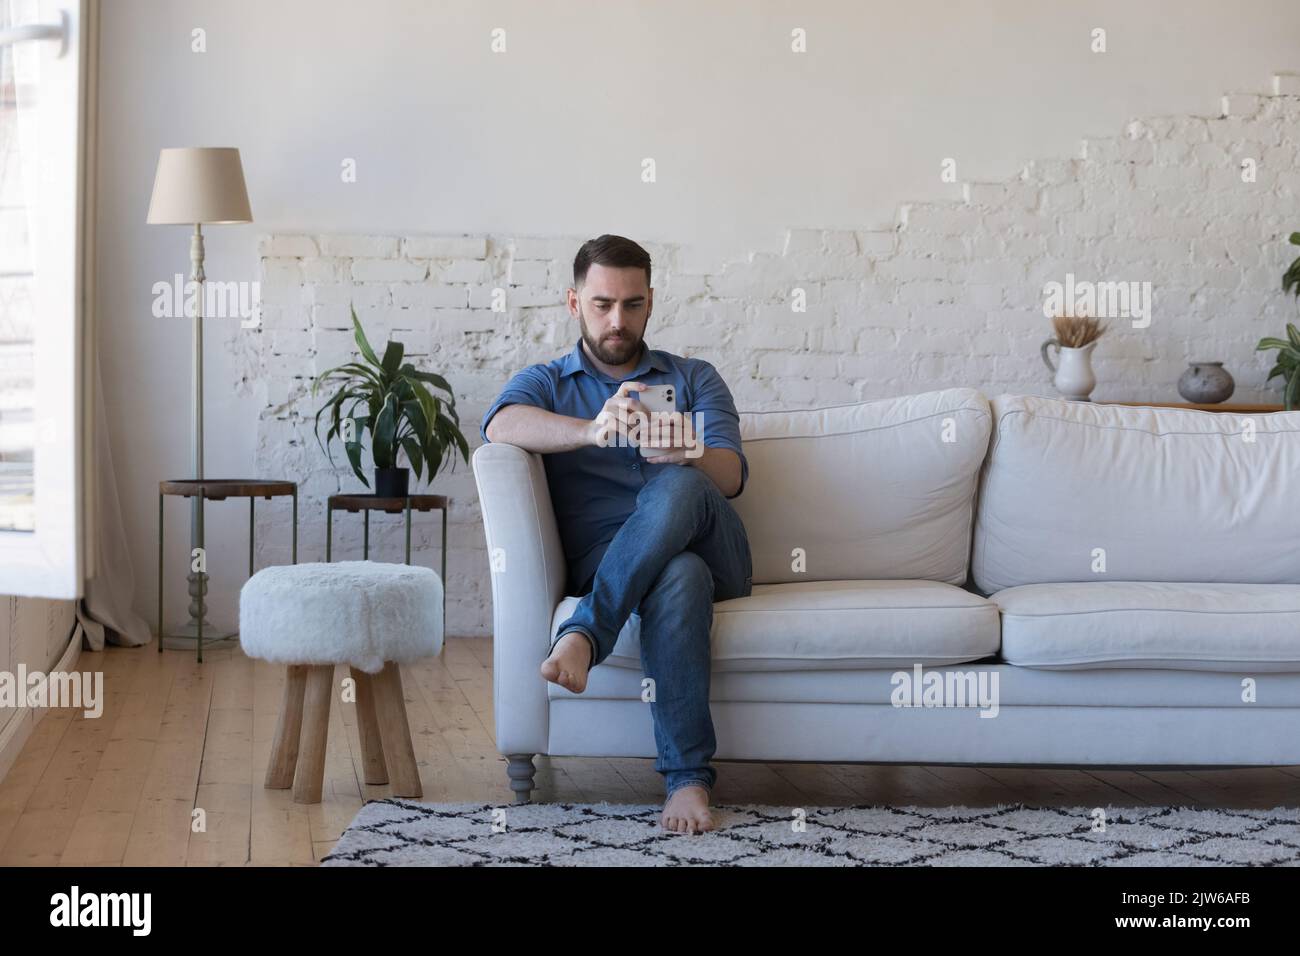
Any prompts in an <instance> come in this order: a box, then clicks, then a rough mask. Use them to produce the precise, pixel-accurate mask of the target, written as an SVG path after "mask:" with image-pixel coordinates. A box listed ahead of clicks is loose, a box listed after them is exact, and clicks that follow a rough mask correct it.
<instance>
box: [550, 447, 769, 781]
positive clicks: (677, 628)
mask: <svg viewBox="0 0 1300 956" xmlns="http://www.w3.org/2000/svg"><path fill="white" fill-rule="evenodd" d="M752 581H753V564H752V559H751V557H750V553H749V538H748V537H747V536H746V535H745V526H744V525H743V524H742V523H741V521H740V516H739V515H737V514H736V512H735V510H734V509H732V507H731V504H730V503H729V502H728V501H727V499H726V497H725V496H724V495H723V494H722V492H721V491H720V490H718V486H717V485H715V484H714V483H713V481H712V479H710V478H709V477H708V476H707V475H705V474H704V473H703V472H702V471H700V470H699V469H697V468H694V467H691V466H689V465H669V466H666V467H664V468H662V469H660V471H659V473H658V474H656V475H654V476H653V477H652V478H650V479H649V480H648V481H647V482H646V484H645V486H644V487H643V488H642V489H641V491H640V492H639V493H638V494H637V497H636V508H635V510H634V511H633V512H632V514H631V516H630V517H629V518H628V519H627V521H625V522H624V523H623V526H622V527H621V528H619V530H618V532H617V533H616V534H615V535H614V537H613V539H612V540H611V541H610V542H609V545H608V546H607V548H606V550H605V553H604V555H603V556H602V557H601V560H600V566H599V567H598V568H597V569H596V574H595V576H594V577H593V578H592V581H591V590H590V592H588V593H587V594H585V595H583V597H582V599H581V600H580V601H579V602H578V607H577V609H576V610H575V611H574V612H573V615H572V616H571V617H570V618H569V619H568V620H567V621H565V622H564V623H563V624H561V625H560V626H559V628H558V629H557V630H556V632H555V633H556V640H557V641H558V639H559V638H560V637H563V636H564V635H565V634H566V633H568V632H570V631H581V632H582V633H584V634H586V635H587V637H588V639H589V640H590V641H591V644H592V652H593V656H592V666H593V667H594V666H595V665H597V664H599V663H600V662H601V661H603V660H604V659H605V658H606V657H608V656H609V655H610V652H612V651H613V650H614V643H615V641H617V640H618V634H619V631H621V630H622V629H623V625H624V624H625V623H626V622H627V619H628V616H629V615H630V614H632V613H634V612H635V613H636V615H637V616H638V617H639V618H640V623H641V669H642V672H643V673H644V674H645V676H646V677H648V678H650V679H651V680H652V681H653V682H654V683H653V685H652V687H653V690H654V699H653V700H652V701H651V702H650V716H651V718H652V719H653V721H654V732H655V746H656V749H657V750H658V751H659V757H658V760H656V762H655V770H657V771H658V772H659V773H661V774H663V775H664V781H665V785H666V788H667V792H668V795H669V796H671V795H672V793H673V791H674V790H677V789H678V788H680V787H683V786H685V785H686V784H701V785H703V786H704V787H705V788H706V789H708V790H712V789H713V785H714V783H716V782H717V777H718V774H717V771H716V770H714V769H713V768H712V767H711V766H709V761H710V760H711V759H712V757H713V754H714V751H716V750H717V741H716V739H715V738H714V734H713V718H712V716H711V715H710V714H709V677H710V667H711V663H712V658H711V655H710V653H709V630H710V628H711V626H712V624H713V602H714V601H726V600H729V599H731V598H737V597H745V596H747V595H748V594H749V593H750V590H751V585H752ZM551 646H552V647H554V646H555V644H554V642H552V645H551Z"/></svg>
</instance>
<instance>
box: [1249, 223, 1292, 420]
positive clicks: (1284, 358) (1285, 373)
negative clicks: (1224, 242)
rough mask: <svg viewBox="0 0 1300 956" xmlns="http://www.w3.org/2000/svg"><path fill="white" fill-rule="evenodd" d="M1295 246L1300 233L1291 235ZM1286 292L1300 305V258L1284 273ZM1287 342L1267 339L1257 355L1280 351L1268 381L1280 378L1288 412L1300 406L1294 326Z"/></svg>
mask: <svg viewBox="0 0 1300 956" xmlns="http://www.w3.org/2000/svg"><path fill="white" fill-rule="evenodd" d="M1290 242H1291V245H1293V246H1300V232H1293V233H1291V239H1290ZM1282 291H1283V292H1287V293H1290V294H1291V295H1293V296H1295V297H1296V302H1297V305H1300V256H1298V257H1297V258H1296V259H1295V261H1294V262H1292V263H1291V265H1289V266H1288V267H1287V270H1286V272H1284V273H1282ZM1286 336H1287V337H1286V338H1285V339H1279V338H1263V339H1260V340H1259V345H1257V346H1255V351H1257V352H1261V351H1265V350H1267V349H1277V350H1278V353H1277V364H1276V365H1274V366H1273V369H1272V371H1270V372H1269V373H1268V379H1267V381H1270V382H1271V381H1273V379H1275V378H1277V377H1278V376H1279V375H1281V376H1282V381H1283V382H1284V383H1285V387H1284V388H1283V390H1282V407H1283V408H1285V409H1286V410H1287V411H1288V412H1290V411H1294V410H1295V409H1296V407H1297V405H1300V330H1297V329H1296V327H1295V325H1294V324H1293V323H1291V322H1288V323H1287V324H1286Z"/></svg>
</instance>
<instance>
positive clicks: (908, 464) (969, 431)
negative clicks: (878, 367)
mask: <svg viewBox="0 0 1300 956" xmlns="http://www.w3.org/2000/svg"><path fill="white" fill-rule="evenodd" d="M990 425H991V417H990V413H989V406H988V401H987V400H986V399H985V398H984V396H983V395H981V394H980V393H979V392H977V391H975V390H974V389H969V388H954V389H946V390H944V391H941V392H928V393H926V394H923V395H910V396H906V397H903V398H894V399H889V400H886V401H879V402H863V403H860V404H853V405H835V406H832V407H829V408H814V409H808V410H806V411H780V412H745V413H742V414H741V416H740V427H741V436H742V438H743V440H744V449H745V457H746V458H747V459H748V461H749V480H748V482H747V483H746V485H745V489H744V491H743V493H742V494H741V495H740V496H739V497H738V498H735V499H733V500H732V504H733V505H734V506H735V508H736V510H737V511H738V512H739V513H740V516H741V518H742V519H743V520H744V522H745V530H746V532H747V534H748V536H749V544H750V550H751V552H752V554H753V559H754V583H755V584H777V583H782V582H788V581H846V580H877V579H879V580H886V579H892V580H900V579H919V580H926V581H945V582H947V583H949V584H962V583H964V582H965V580H966V577H967V570H968V566H969V556H970V541H971V526H972V520H973V509H974V496H975V490H976V482H977V480H978V475H979V468H980V464H981V462H982V461H983V460H984V456H985V454H986V452H987V450H988V440H989V431H990ZM800 561H802V566H801V565H800Z"/></svg>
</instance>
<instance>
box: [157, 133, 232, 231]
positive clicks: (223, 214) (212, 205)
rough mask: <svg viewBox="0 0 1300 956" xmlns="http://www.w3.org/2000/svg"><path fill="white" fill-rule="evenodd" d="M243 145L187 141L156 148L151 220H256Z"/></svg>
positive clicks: (160, 221) (180, 222)
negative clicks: (250, 204)
mask: <svg viewBox="0 0 1300 956" xmlns="http://www.w3.org/2000/svg"><path fill="white" fill-rule="evenodd" d="M252 221H253V212H252V210H251V209H249V207H248V189H247V188H246V187H245V186H244V167H243V166H241V165H240V163H239V150H237V149H233V148H231V147H224V146H223V147H196V146H187V147H182V148H179V149H164V150H163V151H162V152H161V153H159V154H158V172H157V174H156V175H155V176H154V181H153V198H152V199H151V200H150V201H149V218H148V220H147V222H149V223H152V224H155V225H168V224H173V225H181V224H185V225H193V224H195V223H208V222H211V223H232V222H252Z"/></svg>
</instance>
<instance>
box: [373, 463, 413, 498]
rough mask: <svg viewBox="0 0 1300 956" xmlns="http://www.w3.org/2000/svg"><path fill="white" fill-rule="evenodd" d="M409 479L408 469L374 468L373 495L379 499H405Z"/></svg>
mask: <svg viewBox="0 0 1300 956" xmlns="http://www.w3.org/2000/svg"><path fill="white" fill-rule="evenodd" d="M410 477H411V469H409V468H376V469H375V494H376V495H378V496H379V497H380V498H405V497H406V489H407V487H408V486H409V480H410Z"/></svg>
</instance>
